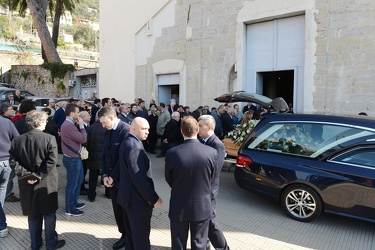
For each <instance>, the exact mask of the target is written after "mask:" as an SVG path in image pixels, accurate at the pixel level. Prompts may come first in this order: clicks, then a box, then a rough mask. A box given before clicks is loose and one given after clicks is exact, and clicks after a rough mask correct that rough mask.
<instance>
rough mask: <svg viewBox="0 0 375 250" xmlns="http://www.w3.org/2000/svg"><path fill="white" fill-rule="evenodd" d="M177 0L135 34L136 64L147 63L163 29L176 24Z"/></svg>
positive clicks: (166, 6)
mask: <svg viewBox="0 0 375 250" xmlns="http://www.w3.org/2000/svg"><path fill="white" fill-rule="evenodd" d="M175 5H176V0H171V1H170V2H169V3H167V4H166V5H165V6H164V7H163V9H161V10H160V11H159V12H158V13H157V14H156V15H155V16H153V17H152V18H151V19H150V20H148V21H147V22H146V24H145V25H143V27H142V28H141V29H140V30H139V31H138V32H137V34H136V35H135V45H134V46H135V65H136V66H139V65H144V64H147V58H149V57H150V56H151V53H152V51H153V49H154V45H155V40H156V38H157V37H160V36H161V32H162V29H163V28H165V27H171V26H174V23H175V22H174V20H175V12H176V10H175Z"/></svg>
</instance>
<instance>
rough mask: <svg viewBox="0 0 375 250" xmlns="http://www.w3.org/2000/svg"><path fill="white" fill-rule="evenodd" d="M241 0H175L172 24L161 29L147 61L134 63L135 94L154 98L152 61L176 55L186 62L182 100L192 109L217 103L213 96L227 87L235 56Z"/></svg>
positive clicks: (175, 57)
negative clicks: (184, 90) (141, 63)
mask: <svg viewBox="0 0 375 250" xmlns="http://www.w3.org/2000/svg"><path fill="white" fill-rule="evenodd" d="M244 2H245V1H244V0H229V1H215V0H211V1H192V0H190V1H177V3H176V19H175V26H173V27H168V28H164V29H163V30H162V35H161V36H160V37H158V38H157V39H156V43H155V46H154V50H153V53H152V55H151V57H150V58H148V63H147V65H142V66H138V67H136V91H135V93H136V96H137V97H142V98H146V100H149V99H150V98H155V96H151V93H155V91H157V90H154V91H150V89H151V90H153V89H154V88H155V85H154V80H155V78H154V77H153V75H154V73H153V71H152V64H154V63H156V62H159V61H162V60H165V59H178V60H183V61H185V64H186V93H187V95H186V97H187V99H186V103H181V104H182V105H189V106H190V107H191V109H192V110H193V109H195V108H197V107H198V106H200V105H204V104H207V105H210V106H214V105H215V106H216V105H217V102H215V101H214V100H213V98H212V97H213V96H215V97H216V96H218V95H221V94H223V93H224V92H227V91H228V90H229V89H230V85H229V84H230V81H231V79H230V73H231V69H232V68H233V66H234V64H235V60H236V59H235V54H236V51H235V49H236V46H235V43H236V40H235V39H236V25H237V20H236V18H237V15H238V12H239V11H240V9H241V8H242V7H243V4H244ZM189 6H190V12H189V11H188V10H189ZM187 20H189V21H187ZM190 28H191V31H192V32H191V33H190V32H189V30H190ZM175 73H178V72H175ZM145 89H146V91H145ZM145 93H147V96H144V95H145ZM156 93H157V92H156ZM180 93H181V90H180Z"/></svg>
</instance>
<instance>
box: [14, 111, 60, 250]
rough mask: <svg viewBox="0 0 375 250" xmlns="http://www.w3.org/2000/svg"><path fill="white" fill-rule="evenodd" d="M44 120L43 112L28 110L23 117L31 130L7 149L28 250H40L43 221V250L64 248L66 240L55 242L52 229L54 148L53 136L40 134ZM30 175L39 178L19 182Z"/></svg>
mask: <svg viewBox="0 0 375 250" xmlns="http://www.w3.org/2000/svg"><path fill="white" fill-rule="evenodd" d="M47 118H48V116H47V114H46V113H45V112H41V111H31V112H30V113H29V114H28V115H27V116H26V123H27V125H28V126H29V128H30V130H29V131H28V132H27V133H25V134H23V135H21V136H19V137H17V138H15V139H14V140H13V141H12V146H11V149H10V162H11V166H12V168H14V169H15V172H16V174H17V175H18V176H19V179H18V185H19V189H20V197H21V208H22V213H23V214H24V215H27V216H28V222H29V231H30V237H31V249H40V248H41V247H42V245H43V240H42V226H43V220H44V227H45V240H46V248H47V249H59V248H61V247H63V246H64V245H65V240H58V238H57V233H56V230H55V227H56V210H57V208H58V197H57V188H58V174H57V169H56V163H57V145H56V140H55V138H54V136H53V135H49V134H47V133H43V130H44V129H45V127H46V124H47ZM29 145H33V147H30V146H29ZM30 173H35V174H37V175H39V176H41V177H42V178H41V179H40V180H38V179H36V178H35V179H30V180H21V179H20V177H22V176H24V175H27V174H30Z"/></svg>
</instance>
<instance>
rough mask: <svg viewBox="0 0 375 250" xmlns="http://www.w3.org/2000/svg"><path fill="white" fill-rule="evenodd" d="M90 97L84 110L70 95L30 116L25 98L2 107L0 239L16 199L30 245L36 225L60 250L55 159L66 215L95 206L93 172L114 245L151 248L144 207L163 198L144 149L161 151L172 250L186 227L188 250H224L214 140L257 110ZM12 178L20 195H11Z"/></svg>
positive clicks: (36, 236) (220, 154) (36, 241)
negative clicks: (7, 204)
mask: <svg viewBox="0 0 375 250" xmlns="http://www.w3.org/2000/svg"><path fill="white" fill-rule="evenodd" d="M81 99H82V98H81ZM81 99H79V100H81ZM92 101H93V104H92V107H91V109H87V106H86V105H85V103H84V102H80V101H78V102H74V100H73V99H72V100H71V101H62V102H60V108H58V109H57V108H56V106H55V102H54V100H53V99H51V100H49V106H48V107H45V108H44V109H43V110H42V111H36V110H35V107H36V106H35V103H34V102H33V101H32V100H29V99H25V100H21V101H20V105H19V107H18V110H17V114H16V115H14V112H13V108H12V106H11V105H10V103H3V104H1V108H0V111H1V116H2V117H0V126H1V127H2V128H4V129H2V130H1V132H0V137H1V144H0V176H1V177H2V178H0V181H1V183H0V237H5V236H6V235H7V233H8V229H7V224H6V217H5V214H4V211H3V209H2V207H3V206H4V201H14V202H17V201H19V200H20V201H21V208H22V212H23V214H24V215H27V216H28V223H29V231H30V237H31V248H32V249H40V248H41V246H42V244H43V240H42V224H43V220H44V223H45V243H46V248H47V249H59V248H61V247H63V246H64V245H65V241H64V240H59V239H58V235H57V233H56V230H55V227H56V210H57V208H58V202H57V201H58V199H57V196H58V193H57V185H58V175H57V170H56V167H59V165H58V163H57V159H58V154H59V153H60V154H62V163H63V165H64V167H65V169H66V190H65V206H64V209H65V214H66V215H67V216H82V215H83V214H84V211H83V208H84V207H85V203H84V202H80V201H79V200H80V196H83V195H84V196H87V200H88V201H89V202H95V199H96V188H97V186H98V179H99V176H101V182H102V185H103V186H104V187H105V195H106V196H107V197H108V198H110V199H111V203H112V207H113V211H114V219H115V221H116V225H117V227H118V231H119V232H120V233H121V238H120V239H118V240H117V241H116V242H115V243H114V245H113V249H121V248H123V247H125V248H126V249H142V250H143V249H150V241H149V235H150V230H151V226H150V225H151V215H152V210H153V208H157V207H159V206H161V205H162V203H163V201H162V200H161V199H160V197H159V196H158V194H157V193H156V191H155V187H154V183H153V180H152V174H151V164H150V158H149V156H148V154H147V152H148V153H150V154H156V152H157V151H159V153H158V154H157V157H158V158H161V157H165V179H166V181H167V183H168V184H169V185H170V187H171V198H170V207H169V218H170V229H171V237H172V239H171V242H172V249H186V244H187V235H188V231H189V230H190V234H191V245H192V249H208V248H209V246H210V244H212V245H213V246H214V247H215V249H229V247H228V244H227V241H226V239H225V237H224V234H223V232H222V231H221V230H220V227H219V226H218V222H217V219H216V209H215V208H216V197H217V194H218V190H219V174H220V172H221V168H222V166H223V163H224V155H225V149H224V145H223V143H222V142H221V139H223V138H224V136H225V135H227V134H228V132H229V131H231V130H233V129H234V126H235V125H236V124H239V123H241V122H243V121H248V120H249V119H252V118H254V117H256V115H257V114H259V112H258V110H257V108H256V106H255V105H253V104H252V103H248V105H247V106H245V107H244V109H243V110H242V111H240V109H239V106H238V105H234V106H233V107H231V106H230V104H223V105H219V106H218V107H217V108H211V109H209V107H208V106H207V105H204V106H200V107H198V108H197V109H195V110H193V111H190V107H188V106H183V105H179V104H177V103H176V101H175V100H174V99H172V100H171V102H170V103H169V104H165V103H162V102H160V103H158V104H156V103H155V101H154V100H151V101H150V103H149V105H148V108H146V105H145V101H144V100H143V99H141V98H136V99H135V100H134V102H133V103H123V102H121V101H119V100H116V99H115V98H102V99H99V98H97V97H96V96H93V99H92ZM43 132H44V133H43ZM29 145H33V146H32V147H30V146H29ZM83 148H86V149H87V150H88V152H89V154H88V158H87V159H83V158H82V154H81V153H82V152H83V151H82V150H83ZM187 152H188V153H187ZM192 156H194V157H192ZM87 172H89V174H88V182H86V181H85V176H86V175H87ZM15 176H18V184H19V195H20V198H18V197H16V196H15V195H14V192H13V179H14V177H15ZM87 184H88V188H87V187H86V185H87ZM7 197H8V198H7ZM10 197H12V198H10ZM7 199H8V200H7Z"/></svg>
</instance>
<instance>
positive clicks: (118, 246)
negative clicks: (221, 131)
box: [113, 238, 125, 250]
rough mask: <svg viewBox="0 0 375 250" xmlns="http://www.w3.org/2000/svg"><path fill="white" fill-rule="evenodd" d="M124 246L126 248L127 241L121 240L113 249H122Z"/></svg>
mask: <svg viewBox="0 0 375 250" xmlns="http://www.w3.org/2000/svg"><path fill="white" fill-rule="evenodd" d="M124 246H125V239H124V238H121V239H119V240H118V241H116V243H115V244H114V245H113V249H114V250H117V249H121V248H123V247H124Z"/></svg>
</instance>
